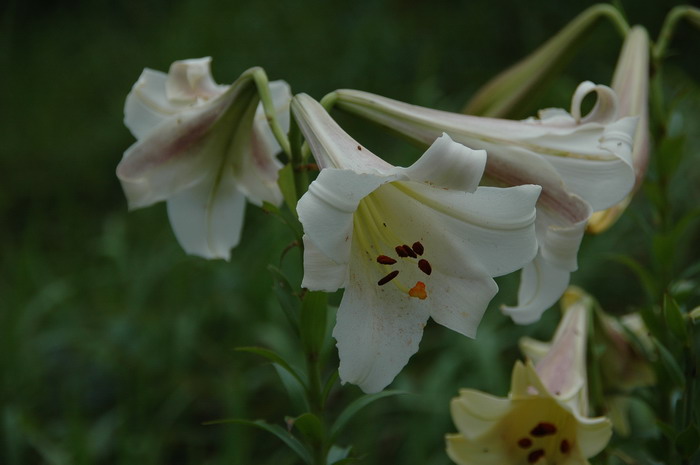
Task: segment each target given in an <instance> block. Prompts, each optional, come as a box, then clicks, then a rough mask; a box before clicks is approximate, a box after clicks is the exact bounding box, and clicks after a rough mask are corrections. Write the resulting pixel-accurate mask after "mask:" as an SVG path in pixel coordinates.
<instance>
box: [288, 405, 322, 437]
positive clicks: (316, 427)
mask: <svg viewBox="0 0 700 465" xmlns="http://www.w3.org/2000/svg"><path fill="white" fill-rule="evenodd" d="M288 422H290V423H291V424H292V425H293V426H294V427H295V428H297V429H298V430H299V431H301V433H302V434H303V435H304V436H305V437H306V438H307V439H308V440H309V442H310V443H312V444H320V443H322V442H323V424H322V423H321V420H320V419H319V418H318V417H317V416H316V415H314V414H313V413H308V412H307V413H303V414H301V415H299V416H298V417H296V418H290V419H289V420H288Z"/></svg>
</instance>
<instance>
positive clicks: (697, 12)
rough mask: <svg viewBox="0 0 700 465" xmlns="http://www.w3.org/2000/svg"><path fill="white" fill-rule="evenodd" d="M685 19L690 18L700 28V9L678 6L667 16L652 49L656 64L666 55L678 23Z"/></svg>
mask: <svg viewBox="0 0 700 465" xmlns="http://www.w3.org/2000/svg"><path fill="white" fill-rule="evenodd" d="M683 18H688V19H689V20H690V21H691V22H692V23H693V24H695V25H696V26H697V27H700V9H698V8H694V7H692V6H688V5H681V6H677V7H675V8H674V9H672V10H671V11H670V12H669V14H667V15H666V19H665V20H664V24H663V26H661V31H660V32H659V38H658V39H657V40H656V45H655V46H654V48H653V49H652V57H654V61H655V62H659V61H661V60H662V59H663V58H664V56H665V55H666V49H667V48H668V44H669V43H670V42H671V38H672V37H673V33H674V32H675V31H676V26H677V25H678V21H680V20H681V19H683Z"/></svg>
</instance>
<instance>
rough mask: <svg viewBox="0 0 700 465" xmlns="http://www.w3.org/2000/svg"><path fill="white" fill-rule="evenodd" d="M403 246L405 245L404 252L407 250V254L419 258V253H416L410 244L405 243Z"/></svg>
mask: <svg viewBox="0 0 700 465" xmlns="http://www.w3.org/2000/svg"><path fill="white" fill-rule="evenodd" d="M401 247H403V250H404V252H406V255H408V256H409V257H411V258H418V255H416V253H415V252H414V251H413V249H412V248H411V247H410V246H409V245H407V244H404V245H402V246H401Z"/></svg>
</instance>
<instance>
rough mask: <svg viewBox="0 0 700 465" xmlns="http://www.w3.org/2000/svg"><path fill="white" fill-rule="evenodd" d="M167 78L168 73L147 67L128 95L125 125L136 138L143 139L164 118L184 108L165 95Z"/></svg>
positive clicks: (125, 107) (125, 105)
mask: <svg viewBox="0 0 700 465" xmlns="http://www.w3.org/2000/svg"><path fill="white" fill-rule="evenodd" d="M167 79H168V75H167V74H165V73H161V72H160V71H154V70H152V69H148V68H146V69H144V70H143V72H142V73H141V76H139V78H138V80H137V81H136V83H135V84H134V86H133V87H132V89H131V92H129V95H127V96H126V103H125V104H124V125H126V127H127V128H129V131H131V134H133V135H134V137H136V139H142V138H143V137H145V136H146V134H148V132H149V131H150V130H151V129H153V128H154V127H156V126H158V125H159V124H160V123H162V122H163V120H165V119H166V118H169V117H170V116H172V115H173V114H175V113H176V112H178V111H181V110H182V108H181V107H180V106H179V105H173V104H172V103H171V102H170V101H169V100H168V99H167V97H166V96H165V81H166V80H167Z"/></svg>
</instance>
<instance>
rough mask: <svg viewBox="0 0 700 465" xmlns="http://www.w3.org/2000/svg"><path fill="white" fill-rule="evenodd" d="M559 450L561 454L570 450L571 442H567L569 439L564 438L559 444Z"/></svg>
mask: <svg viewBox="0 0 700 465" xmlns="http://www.w3.org/2000/svg"><path fill="white" fill-rule="evenodd" d="M559 450H560V451H561V453H562V454H568V453H569V451H570V450H571V444H569V441H567V440H566V439H564V440H563V441H562V442H561V444H559Z"/></svg>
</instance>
